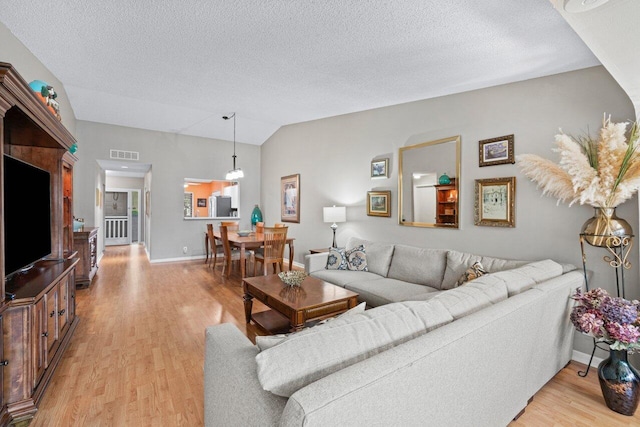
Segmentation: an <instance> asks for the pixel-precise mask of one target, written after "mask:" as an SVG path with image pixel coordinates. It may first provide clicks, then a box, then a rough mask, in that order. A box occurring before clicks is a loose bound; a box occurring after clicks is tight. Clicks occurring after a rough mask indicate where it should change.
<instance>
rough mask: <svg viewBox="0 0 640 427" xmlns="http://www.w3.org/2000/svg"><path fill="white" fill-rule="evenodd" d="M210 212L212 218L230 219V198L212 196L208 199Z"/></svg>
mask: <svg viewBox="0 0 640 427" xmlns="http://www.w3.org/2000/svg"><path fill="white" fill-rule="evenodd" d="M209 206H210V212H209V216H212V217H230V216H231V197H229V196H212V197H209Z"/></svg>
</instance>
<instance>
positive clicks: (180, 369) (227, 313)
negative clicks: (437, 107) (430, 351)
mask: <svg viewBox="0 0 640 427" xmlns="http://www.w3.org/2000/svg"><path fill="white" fill-rule="evenodd" d="M220 267H221V266H220V265H218V268H216V271H215V272H213V271H212V270H211V268H209V267H207V266H206V265H205V264H204V262H203V261H202V260H201V261H190V262H180V263H177V262H175V263H159V264H150V263H149V262H148V261H147V258H146V256H145V254H144V250H143V248H142V247H141V246H137V245H133V246H115V247H113V246H112V247H108V248H107V250H106V251H105V254H104V257H103V258H102V260H101V262H100V268H99V270H98V274H97V275H96V277H95V279H94V281H93V283H92V284H91V287H90V288H88V289H78V291H77V313H78V315H79V316H80V317H81V320H80V324H79V326H78V328H77V330H76V332H75V334H74V336H73V338H72V341H71V345H70V346H69V348H68V349H67V352H66V353H65V354H64V356H63V360H62V362H61V364H60V366H59V367H58V370H57V371H56V373H55V375H54V376H53V379H52V381H51V383H50V385H49V388H48V389H47V391H46V393H45V397H44V398H43V400H42V402H41V404H40V409H39V411H38V413H37V414H36V417H35V419H34V420H33V423H32V424H31V425H32V426H47V427H49V426H65V427H66V426H92V427H93V426H118V427H121V426H136V427H137V426H201V425H203V405H204V404H203V372H202V369H203V363H204V329H205V328H206V327H207V326H209V325H214V324H218V323H222V322H231V323H234V324H235V325H236V326H237V327H238V328H239V329H240V330H242V331H243V332H244V333H246V334H247V335H248V336H249V337H250V338H251V339H252V340H253V339H254V338H255V335H256V333H259V332H258V331H256V329H255V328H254V327H253V326H252V325H249V326H247V325H246V324H245V322H244V308H243V304H242V298H241V295H242V288H241V285H240V283H241V281H240V278H239V275H237V273H234V274H235V275H232V277H231V278H230V279H225V278H223V277H222V276H221V274H220ZM261 307H262V308H264V306H261V305H260V304H259V303H257V302H256V303H255V304H254V309H257V310H260V309H261ZM582 368H583V365H580V364H577V363H573V362H572V363H571V364H570V365H569V366H568V367H567V368H565V369H563V370H562V371H561V372H560V373H559V374H558V375H557V376H556V377H555V378H554V379H552V380H551V381H550V382H549V383H548V384H547V385H546V386H545V387H544V388H543V389H542V390H541V391H540V392H539V393H538V394H536V396H535V398H534V400H533V402H532V403H531V404H530V405H529V406H528V407H527V409H526V411H525V413H524V415H522V416H521V417H520V418H519V419H518V420H517V421H515V422H513V423H511V424H510V426H514V427H515V426H518V427H519V426H540V427H542V426H544V427H546V426H585V427H587V426H589V427H591V426H638V425H640V411H638V412H636V415H635V416H634V417H625V416H623V415H619V414H616V413H615V412H612V411H610V410H609V409H608V408H607V407H606V406H605V404H604V401H603V399H602V394H601V392H600V389H599V386H598V382H597V378H596V372H595V369H592V370H591V372H590V373H589V376H588V377H587V378H580V377H578V376H577V374H576V372H577V370H579V369H582ZM514 380H516V381H517V379H514ZM461 405H464V402H461Z"/></svg>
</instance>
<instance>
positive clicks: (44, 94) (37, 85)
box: [29, 80, 62, 120]
mask: <svg viewBox="0 0 640 427" xmlns="http://www.w3.org/2000/svg"><path fill="white" fill-rule="evenodd" d="M29 87H30V88H31V90H33V91H34V92H35V93H36V96H38V98H40V100H41V101H42V102H43V103H44V105H46V106H47V108H48V109H49V111H51V113H53V115H54V116H56V118H57V119H58V120H62V117H60V105H59V104H58V101H56V98H57V97H58V93H57V92H56V91H55V90H54V89H53V87H52V86H49V84H48V83H47V82H45V81H42V80H34V81H32V82H31V83H29Z"/></svg>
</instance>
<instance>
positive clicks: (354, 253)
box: [345, 245, 369, 271]
mask: <svg viewBox="0 0 640 427" xmlns="http://www.w3.org/2000/svg"><path fill="white" fill-rule="evenodd" d="M345 258H346V259H347V270H355V271H369V269H368V268H367V254H366V252H365V249H364V245H359V246H356V247H355V248H351V249H348V250H347V251H346V252H345Z"/></svg>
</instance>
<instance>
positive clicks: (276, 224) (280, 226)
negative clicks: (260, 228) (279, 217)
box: [273, 222, 286, 228]
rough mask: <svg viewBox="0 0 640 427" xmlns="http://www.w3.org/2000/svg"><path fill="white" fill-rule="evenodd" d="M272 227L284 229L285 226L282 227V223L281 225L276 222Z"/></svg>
mask: <svg viewBox="0 0 640 427" xmlns="http://www.w3.org/2000/svg"><path fill="white" fill-rule="evenodd" d="M273 226H274V227H277V228H282V227H286V225H284V224H283V223H281V222H276V223H275V224H273Z"/></svg>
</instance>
